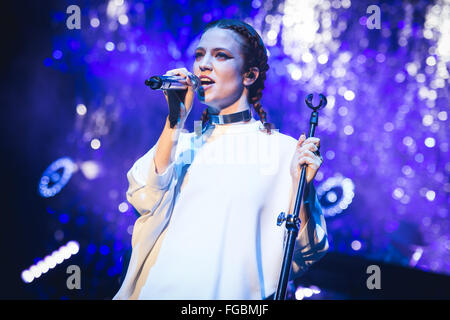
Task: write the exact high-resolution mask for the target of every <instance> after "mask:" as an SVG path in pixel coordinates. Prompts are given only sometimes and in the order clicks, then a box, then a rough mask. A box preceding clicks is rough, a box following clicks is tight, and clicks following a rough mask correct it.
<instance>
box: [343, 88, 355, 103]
mask: <svg viewBox="0 0 450 320" xmlns="http://www.w3.org/2000/svg"><path fill="white" fill-rule="evenodd" d="M344 98H345V100H347V101H352V100H353V99H355V93H354V92H353V91H351V90H347V91H345V93H344Z"/></svg>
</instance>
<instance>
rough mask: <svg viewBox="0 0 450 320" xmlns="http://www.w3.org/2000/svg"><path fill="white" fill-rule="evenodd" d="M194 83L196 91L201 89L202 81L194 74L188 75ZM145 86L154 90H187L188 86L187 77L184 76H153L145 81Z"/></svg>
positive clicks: (193, 86)
mask: <svg viewBox="0 0 450 320" xmlns="http://www.w3.org/2000/svg"><path fill="white" fill-rule="evenodd" d="M188 77H189V79H191V82H192V88H193V89H194V91H196V90H198V88H200V79H199V78H198V77H197V76H196V75H195V74H192V73H189V74H188ZM145 85H146V86H149V87H150V88H151V89H153V90H185V89H187V88H188V86H189V85H188V84H187V81H186V78H185V77H182V76H153V77H150V78H149V79H147V80H145Z"/></svg>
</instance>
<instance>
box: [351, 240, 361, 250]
mask: <svg viewBox="0 0 450 320" xmlns="http://www.w3.org/2000/svg"><path fill="white" fill-rule="evenodd" d="M352 249H353V250H355V251H358V250H359V249H361V242H359V241H358V240H354V241H352Z"/></svg>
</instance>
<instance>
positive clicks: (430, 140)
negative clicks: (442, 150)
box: [425, 137, 436, 148]
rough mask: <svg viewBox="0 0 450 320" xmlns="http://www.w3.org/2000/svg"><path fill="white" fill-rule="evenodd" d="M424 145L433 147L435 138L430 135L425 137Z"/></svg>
mask: <svg viewBox="0 0 450 320" xmlns="http://www.w3.org/2000/svg"><path fill="white" fill-rule="evenodd" d="M425 145H426V146H427V147H428V148H433V147H434V146H435V145H436V140H434V138H432V137H428V138H426V139H425Z"/></svg>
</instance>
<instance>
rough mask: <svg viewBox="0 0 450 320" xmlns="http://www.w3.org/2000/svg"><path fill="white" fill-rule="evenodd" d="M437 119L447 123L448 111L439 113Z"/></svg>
mask: <svg viewBox="0 0 450 320" xmlns="http://www.w3.org/2000/svg"><path fill="white" fill-rule="evenodd" d="M437 117H438V119H439V120H441V121H446V120H447V112H446V111H441V112H439V113H438V115H437Z"/></svg>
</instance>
